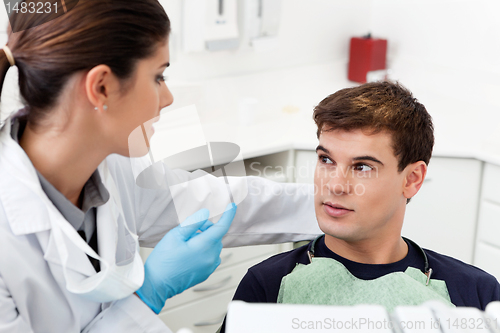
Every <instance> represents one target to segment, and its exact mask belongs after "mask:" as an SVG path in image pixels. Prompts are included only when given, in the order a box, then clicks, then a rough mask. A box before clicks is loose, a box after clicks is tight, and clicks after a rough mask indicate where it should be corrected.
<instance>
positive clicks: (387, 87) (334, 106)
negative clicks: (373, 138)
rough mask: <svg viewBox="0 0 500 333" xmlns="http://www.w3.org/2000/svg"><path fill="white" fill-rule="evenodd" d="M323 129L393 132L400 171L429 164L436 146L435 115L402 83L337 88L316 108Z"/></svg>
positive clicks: (319, 125)
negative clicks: (416, 163) (417, 164)
mask: <svg viewBox="0 0 500 333" xmlns="http://www.w3.org/2000/svg"><path fill="white" fill-rule="evenodd" d="M313 118H314V121H315V122H316V125H317V126H318V132H317V135H318V138H319V135H320V134H321V132H322V131H329V130H337V129H340V130H345V131H350V130H354V129H362V130H367V131H369V132H370V133H373V134H375V133H377V132H380V131H383V130H385V131H388V132H389V133H391V135H392V141H393V142H392V143H393V149H394V155H395V156H396V157H397V158H398V171H399V172H401V171H403V170H404V168H405V167H406V166H407V165H409V164H411V163H415V162H418V161H424V162H425V163H426V164H429V160H430V158H431V155H432V147H433V146H434V134H433V132H434V128H433V125H432V118H431V116H430V115H429V113H427V110H426V109H425V106H423V105H422V104H421V103H419V102H418V101H417V99H415V98H414V97H413V95H412V93H411V92H410V91H409V90H407V89H406V88H404V87H403V86H402V85H401V84H399V83H398V82H388V81H384V82H373V83H366V84H363V85H361V86H358V87H354V88H347V89H342V90H339V91H337V92H336V93H334V94H332V95H330V96H328V97H327V98H325V99H324V100H322V101H321V102H320V103H319V104H318V105H317V106H316V107H315V109H314V115H313Z"/></svg>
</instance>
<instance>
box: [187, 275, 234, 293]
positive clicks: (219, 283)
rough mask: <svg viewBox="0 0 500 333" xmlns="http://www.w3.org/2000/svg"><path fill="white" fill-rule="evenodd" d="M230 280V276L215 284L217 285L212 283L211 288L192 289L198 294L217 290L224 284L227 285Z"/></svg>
mask: <svg viewBox="0 0 500 333" xmlns="http://www.w3.org/2000/svg"><path fill="white" fill-rule="evenodd" d="M232 278H233V277H232V276H231V275H230V276H228V277H227V278H225V279H224V280H222V281H220V282H217V283H214V284H212V285H211V286H204V287H198V288H194V289H193V291H195V292H199V291H211V290H217V289H220V288H222V287H224V286H225V285H226V284H228V283H229V282H230V281H231V279H232Z"/></svg>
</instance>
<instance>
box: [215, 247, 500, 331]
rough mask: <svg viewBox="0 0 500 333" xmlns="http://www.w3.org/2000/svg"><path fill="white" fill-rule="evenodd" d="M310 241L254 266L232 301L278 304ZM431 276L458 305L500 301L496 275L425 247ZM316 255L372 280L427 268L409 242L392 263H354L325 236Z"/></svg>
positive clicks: (477, 305) (304, 260) (482, 305)
mask: <svg viewBox="0 0 500 333" xmlns="http://www.w3.org/2000/svg"><path fill="white" fill-rule="evenodd" d="M310 247H311V243H309V244H307V245H304V246H302V247H300V248H298V249H295V250H292V251H288V252H285V253H280V254H277V255H275V256H273V257H271V258H269V259H267V260H264V261H263V262H261V263H259V264H257V265H255V266H253V267H251V268H250V269H249V270H248V272H247V274H246V275H245V276H244V277H243V279H242V280H241V282H240V284H239V286H238V288H237V290H236V293H235V295H234V297H233V300H241V301H245V302H250V303H276V301H277V299H278V292H279V289H280V285H281V280H282V278H283V277H284V276H285V275H288V274H289V273H291V272H292V270H293V269H294V268H295V265H296V264H297V263H301V264H309V258H308V256H307V251H308V250H309V249H310ZM424 251H425V253H426V255H427V258H428V261H429V267H430V268H432V271H433V272H432V276H431V278H432V279H435V280H443V281H445V282H446V286H447V288H448V292H449V294H450V298H451V302H452V303H453V304H455V305H456V306H468V307H475V308H478V309H481V310H484V309H485V307H486V305H487V304H488V303H490V302H492V301H498V300H500V285H499V283H498V281H497V280H496V278H495V277H493V276H492V275H490V274H488V273H486V272H484V271H483V270H481V269H479V268H477V267H474V266H472V265H469V264H466V263H464V262H462V261H460V260H457V259H454V258H451V257H448V256H445V255H442V254H439V253H436V252H434V251H430V250H427V249H424ZM314 252H315V256H316V257H325V258H332V259H335V260H337V261H339V262H340V263H342V264H343V265H344V266H345V267H346V268H347V269H348V270H349V272H351V274H352V275H354V276H356V277H357V278H359V279H362V280H372V279H376V278H379V277H381V276H384V275H386V274H389V273H393V272H404V271H405V270H406V269H407V268H408V266H411V267H415V268H418V269H420V270H422V271H423V270H424V265H425V264H424V257H423V255H422V253H421V252H420V250H419V249H418V248H416V247H415V246H413V245H411V244H408V254H407V255H406V257H405V258H403V259H402V260H400V261H397V262H394V263H391V264H381V265H371V264H362V263H358V262H354V261H351V260H348V259H346V258H343V257H341V256H339V255H337V254H336V253H334V252H332V251H331V250H330V249H329V248H328V247H327V246H326V245H325V240H324V237H321V238H320V239H318V241H317V242H316V246H315V251H314ZM224 326H225V321H224V325H223V327H222V330H221V332H224V329H225V327H224Z"/></svg>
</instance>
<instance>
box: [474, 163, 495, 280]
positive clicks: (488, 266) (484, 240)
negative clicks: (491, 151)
mask: <svg viewBox="0 0 500 333" xmlns="http://www.w3.org/2000/svg"><path fill="white" fill-rule="evenodd" d="M476 244H477V245H476V251H475V255H474V265H476V266H478V267H479V268H482V269H484V270H485V271H487V272H488V273H490V274H492V275H494V276H495V277H496V278H497V279H498V280H500V265H499V263H500V167H498V166H495V165H492V164H489V163H486V164H485V167H484V175H483V181H482V193H481V206H480V212H479V221H478V231H477V241H476Z"/></svg>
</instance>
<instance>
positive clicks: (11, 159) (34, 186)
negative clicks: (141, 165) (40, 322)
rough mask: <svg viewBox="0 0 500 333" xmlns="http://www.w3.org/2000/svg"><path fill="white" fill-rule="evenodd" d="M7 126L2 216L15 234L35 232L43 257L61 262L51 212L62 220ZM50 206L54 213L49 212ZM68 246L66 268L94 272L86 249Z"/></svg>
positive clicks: (0, 150)
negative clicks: (52, 226) (51, 230)
mask: <svg viewBox="0 0 500 333" xmlns="http://www.w3.org/2000/svg"><path fill="white" fill-rule="evenodd" d="M10 126H11V120H10V119H8V120H7V121H6V123H5V125H4V127H3V128H2V129H0V175H1V176H0V200H1V202H2V206H3V209H4V211H5V215H6V217H7V220H8V222H9V225H10V228H11V230H12V232H13V233H14V234H15V235H16V236H21V235H27V234H36V237H37V238H38V240H39V242H40V246H41V247H42V250H43V252H44V259H45V260H46V261H47V262H49V263H53V264H56V265H61V264H62V262H61V259H60V256H59V252H58V250H57V247H56V244H55V240H54V237H53V235H52V233H51V232H50V229H51V223H50V215H52V216H54V215H55V216H57V217H56V218H61V219H64V217H63V216H62V215H61V214H60V213H59V211H57V208H56V207H55V206H54V205H53V203H52V202H51V201H50V199H49V198H48V197H47V195H46V194H45V192H43V189H42V187H41V185H40V181H39V179H38V176H37V174H36V170H35V167H34V166H33V164H32V163H31V160H30V159H29V157H28V156H27V155H26V153H25V152H24V150H23V149H22V148H21V147H20V146H19V145H18V144H17V143H16V142H15V141H14V140H13V139H12V138H11V136H10ZM49 209H51V210H53V212H55V214H49ZM66 222H67V221H66ZM67 223H69V222H67ZM45 231H48V232H45ZM67 247H68V252H69V256H70V258H71V260H69V262H68V265H67V267H68V268H69V269H71V270H74V271H76V272H78V273H81V274H83V275H85V276H90V275H92V274H95V269H94V267H93V266H92V264H91V263H90V261H89V260H88V258H87V255H86V254H85V252H83V251H81V250H79V249H78V248H77V247H76V246H75V245H74V244H72V243H71V242H67Z"/></svg>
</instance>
